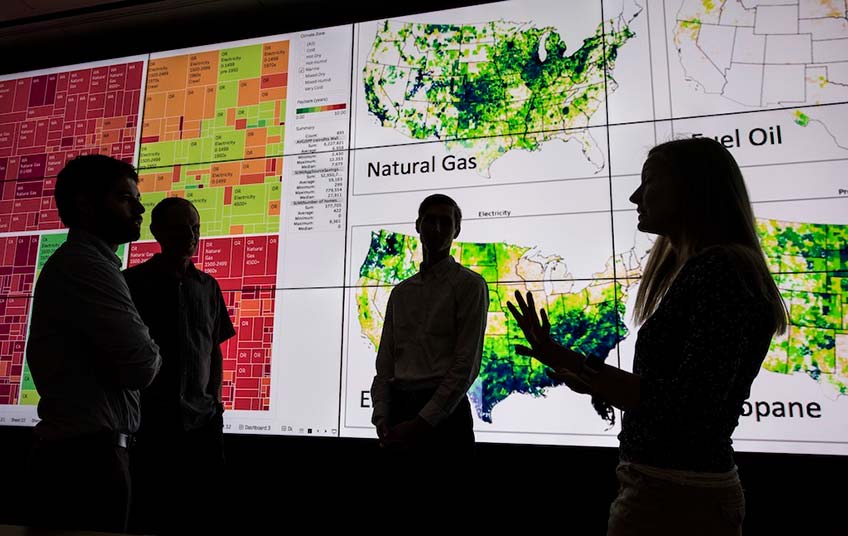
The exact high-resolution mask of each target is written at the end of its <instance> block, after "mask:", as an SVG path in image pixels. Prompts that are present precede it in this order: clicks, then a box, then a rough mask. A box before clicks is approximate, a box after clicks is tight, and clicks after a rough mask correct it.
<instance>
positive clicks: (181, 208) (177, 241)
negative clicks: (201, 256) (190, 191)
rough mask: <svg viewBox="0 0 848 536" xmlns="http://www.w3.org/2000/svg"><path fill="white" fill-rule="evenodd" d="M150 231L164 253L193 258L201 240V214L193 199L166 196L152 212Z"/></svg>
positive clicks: (182, 257)
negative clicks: (192, 201)
mask: <svg viewBox="0 0 848 536" xmlns="http://www.w3.org/2000/svg"><path fill="white" fill-rule="evenodd" d="M150 231H151V232H152V233H153V237H154V238H155V239H156V241H157V242H159V246H160V247H161V248H162V253H163V254H164V255H167V256H169V257H174V258H180V259H185V258H191V256H192V255H194V253H195V251H197V245H198V243H199V242H200V214H199V213H198V212H197V209H196V208H194V205H193V204H192V203H191V201H189V200H187V199H183V198H182V197H166V198H165V199H163V200H162V201H160V202H159V203H157V205H156V206H155V207H153V210H152V211H151V212H150Z"/></svg>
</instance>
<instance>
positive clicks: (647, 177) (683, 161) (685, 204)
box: [630, 138, 786, 333]
mask: <svg viewBox="0 0 848 536" xmlns="http://www.w3.org/2000/svg"><path fill="white" fill-rule="evenodd" d="M630 201H632V202H633V203H635V204H636V209H637V210H638V212H639V230H640V231H644V232H646V233H653V234H657V235H660V236H659V238H657V240H656V241H655V242H654V245H653V247H652V248H651V253H650V256H649V257H648V262H647V263H646V264H645V269H644V270H643V272H642V279H641V282H640V284H639V290H638V291H637V294H636V304H635V307H634V317H635V318H636V320H637V322H639V323H641V322H644V321H645V320H647V319H648V318H649V317H650V316H651V314H653V312H654V311H655V310H656V308H657V306H658V305H659V303H660V301H661V300H662V297H663V296H664V295H665V292H666V291H667V290H668V288H669V287H670V286H671V284H672V282H673V281H674V278H675V277H676V276H677V273H678V271H679V270H680V269H681V267H682V266H683V265H684V264H685V263H686V261H687V260H688V259H690V258H692V257H693V256H695V255H698V254H699V253H702V252H703V251H705V250H707V249H709V248H714V247H715V248H721V250H722V251H724V252H725V253H726V255H727V257H728V258H729V259H730V260H731V261H732V262H733V263H734V264H735V270H734V271H735V273H737V274H738V275H739V276H740V280H741V281H742V282H743V284H744V285H745V287H746V288H747V289H748V290H749V291H750V292H751V293H752V294H753V295H759V296H760V297H762V298H763V299H764V300H765V301H767V302H768V303H769V306H770V308H771V319H772V325H773V327H774V331H775V333H782V332H783V330H784V329H785V328H786V309H785V305H784V302H783V299H782V298H781V296H780V292H779V291H778V289H777V285H775V283H774V279H773V278H772V276H771V274H770V273H769V269H768V265H767V264H766V261H765V256H764V255H763V251H762V249H761V247H760V240H759V238H758V237H757V229H756V224H755V222H754V212H753V210H752V209H751V202H750V200H749V198H748V191H747V189H746V188H745V181H744V179H743V178H742V172H741V171H740V170H739V166H738V165H737V164H736V160H734V158H733V155H731V154H730V151H728V150H727V149H726V148H725V147H724V146H723V145H722V144H720V143H718V142H717V141H715V140H713V139H711V138H689V139H681V140H674V141H670V142H667V143H663V144H660V145H657V146H656V147H654V148H653V149H651V151H650V152H649V153H648V159H647V160H646V161H645V165H644V166H643V168H642V183H641V184H640V185H639V188H637V189H636V191H635V192H633V195H631V196H630Z"/></svg>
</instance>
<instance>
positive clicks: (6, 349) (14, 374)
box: [0, 296, 32, 405]
mask: <svg viewBox="0 0 848 536" xmlns="http://www.w3.org/2000/svg"><path fill="white" fill-rule="evenodd" d="M30 302H32V298H30V297H28V296H17V297H11V296H10V297H6V296H2V297H0V405H3V404H16V403H17V402H18V390H19V389H20V384H21V375H22V373H23V369H24V341H25V339H26V335H27V319H28V318H29V307H30Z"/></svg>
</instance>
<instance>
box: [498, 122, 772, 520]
mask: <svg viewBox="0 0 848 536" xmlns="http://www.w3.org/2000/svg"><path fill="white" fill-rule="evenodd" d="M630 201H631V202H633V203H634V204H635V205H636V208H637V212H638V214H639V224H638V228H639V230H640V231H643V232H646V233H651V234H655V235H658V238H657V239H656V241H655V242H654V245H653V247H652V248H651V251H650V254H649V258H648V261H647V264H646V266H645V270H644V273H643V275H642V280H641V282H640V285H639V291H638V293H637V296H636V305H635V311H634V318H635V321H636V322H637V323H638V324H640V328H639V332H638V336H637V340H636V350H635V356H634V364H633V372H632V373H630V372H626V371H623V370H621V369H618V368H616V367H612V366H610V365H605V364H603V362H601V361H600V360H598V359H597V358H595V357H593V356H587V357H584V356H582V355H580V354H578V353H577V352H574V351H573V350H571V349H569V348H564V347H562V346H560V345H559V344H557V343H555V342H554V341H553V340H552V339H551V336H550V324H549V322H548V318H547V314H546V313H545V311H544V310H541V315H537V313H536V308H535V304H534V302H533V296H532V294H530V293H529V292H528V293H527V297H526V300H525V298H524V297H523V296H522V295H521V294H520V293H519V292H516V301H517V303H518V306H517V307H516V306H514V305H513V304H509V308H510V311H511V312H512V314H513V315H514V316H515V318H516V320H517V322H518V324H519V326H520V327H521V329H522V330H523V332H524V334H525V336H526V338H527V340H528V342H529V343H530V347H529V348H528V347H524V346H519V347H517V348H516V350H517V351H518V352H519V353H521V354H524V355H528V356H531V357H533V358H535V359H537V360H539V361H540V362H542V363H543V364H545V365H547V366H548V367H550V369H552V370H550V371H549V375H551V376H552V377H554V378H557V379H559V380H561V381H563V382H564V383H565V384H566V385H568V386H569V387H570V388H571V389H573V390H575V391H577V392H580V393H587V394H591V395H592V397H593V399H597V400H599V401H601V402H602V403H607V404H611V405H612V406H614V407H617V408H619V409H621V410H623V412H624V417H623V420H622V427H621V433H620V434H619V441H620V447H619V456H620V463H619V466H618V469H617V476H618V480H619V492H618V496H617V498H616V499H615V501H614V502H613V504H612V506H611V508H610V517H609V522H608V533H607V534H608V535H609V536H620V535H630V534H651V535H663V534H675V535H677V534H687V535H695V534H710V535H725V534H728V535H729V534H734V535H736V534H741V531H742V519H743V518H744V514H745V498H744V495H743V492H742V487H741V484H740V481H739V476H738V474H737V469H736V465H735V463H734V460H733V449H732V447H731V443H732V441H731V439H730V436H731V434H732V433H733V430H734V429H735V428H736V426H737V424H738V422H739V416H740V414H741V412H742V403H743V402H744V401H745V399H746V398H748V396H749V394H750V389H751V384H752V383H753V381H754V378H755V377H756V375H757V373H758V372H759V370H760V365H761V364H762V361H763V359H764V358H765V355H766V353H767V351H768V348H769V344H770V341H771V338H772V336H773V335H775V334H777V333H783V332H784V331H785V329H786V323H787V314H786V307H785V305H784V302H783V299H782V298H781V296H780V293H779V292H778V289H777V287H776V285H775V283H774V280H773V279H772V277H771V275H770V274H769V270H768V266H767V265H766V261H765V256H764V255H763V252H762V250H761V248H760V244H759V240H758V238H757V234H756V229H755V224H754V216H753V212H752V210H751V203H750V201H749V199H748V193H747V191H746V189H745V184H744V181H743V179H742V173H741V172H740V170H739V166H738V165H737V164H736V161H735V160H734V159H733V156H731V154H730V153H729V152H728V151H727V149H725V148H724V147H723V146H722V145H721V144H720V143H718V142H716V141H715V140H712V139H709V138H692V139H682V140H675V141H670V142H667V143H663V144H661V145H658V146H656V147H654V148H653V149H652V150H651V151H650V152H649V154H648V158H647V160H646V161H645V164H644V166H643V169H642V182H641V184H640V186H639V187H638V188H637V189H636V191H635V192H633V195H631V197H630Z"/></svg>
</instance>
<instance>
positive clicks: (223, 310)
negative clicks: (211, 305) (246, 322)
mask: <svg viewBox="0 0 848 536" xmlns="http://www.w3.org/2000/svg"><path fill="white" fill-rule="evenodd" d="M215 292H216V293H217V294H218V320H217V326H216V329H215V332H216V333H215V342H216V343H217V344H221V343H222V342H224V341H226V340H227V339H230V338H232V337H234V336H235V334H236V328H235V327H233V321H232V319H231V318H230V313H229V312H228V311H227V302H226V300H224V293H223V292H222V291H221V287H220V286H219V285H218V282H217V281H216V282H215Z"/></svg>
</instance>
